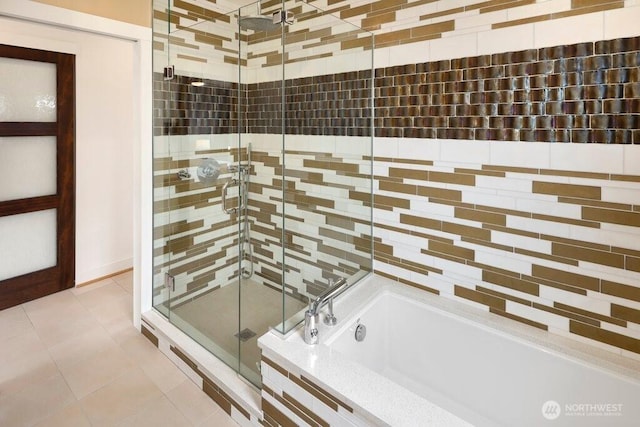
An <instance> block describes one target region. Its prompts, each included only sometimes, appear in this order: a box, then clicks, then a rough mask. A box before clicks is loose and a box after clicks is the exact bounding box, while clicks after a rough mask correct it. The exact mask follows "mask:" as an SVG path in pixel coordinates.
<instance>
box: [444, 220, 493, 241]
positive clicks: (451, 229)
mask: <svg viewBox="0 0 640 427" xmlns="http://www.w3.org/2000/svg"><path fill="white" fill-rule="evenodd" d="M442 231H444V232H446V233H452V234H456V235H458V236H460V237H470V238H472V239H479V240H487V241H491V231H489V230H484V229H482V228H475V227H470V226H468V225H461V224H454V223H451V222H444V221H443V222H442Z"/></svg>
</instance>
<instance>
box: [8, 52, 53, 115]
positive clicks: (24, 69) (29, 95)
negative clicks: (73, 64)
mask: <svg viewBox="0 0 640 427" xmlns="http://www.w3.org/2000/svg"><path fill="white" fill-rule="evenodd" d="M0 121H2V122H55V121H56V65H55V64H50V63H45V62H36V61H25V60H22V59H13V58H0Z"/></svg>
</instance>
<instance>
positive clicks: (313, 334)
mask: <svg viewBox="0 0 640 427" xmlns="http://www.w3.org/2000/svg"><path fill="white" fill-rule="evenodd" d="M304 342H306V343H307V344H312V345H313V344H318V313H313V312H311V310H307V311H306V312H305V313H304Z"/></svg>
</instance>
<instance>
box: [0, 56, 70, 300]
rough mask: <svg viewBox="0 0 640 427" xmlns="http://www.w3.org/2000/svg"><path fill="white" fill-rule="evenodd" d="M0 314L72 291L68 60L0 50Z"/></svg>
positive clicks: (67, 57) (66, 58)
mask: <svg viewBox="0 0 640 427" xmlns="http://www.w3.org/2000/svg"><path fill="white" fill-rule="evenodd" d="M0 75H2V76H3V78H2V79H1V81H0V167H2V170H3V179H2V180H0V309H2V308H6V307H10V306H13V305H17V304H21V303H23V302H26V301H29V300H31V299H35V298H39V297H41V296H44V295H48V294H50V293H54V292H57V291H60V290H63V289H66V288H70V287H72V286H73V285H74V273H75V182H74V181H75V168H74V146H75V77H74V75H75V57H74V56H73V55H68V54H61V53H56V52H48V51H41V50H36V49H26V48H19V47H14V46H7V45H0Z"/></svg>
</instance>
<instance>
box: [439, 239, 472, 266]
mask: <svg viewBox="0 0 640 427" xmlns="http://www.w3.org/2000/svg"><path fill="white" fill-rule="evenodd" d="M429 250H430V251H433V252H440V253H443V254H447V255H451V256H453V257H456V258H462V259H468V260H472V261H473V260H474V259H475V252H474V251H473V250H472V249H467V248H463V247H460V246H455V245H450V244H446V243H442V242H438V241H435V240H434V241H429Z"/></svg>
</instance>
